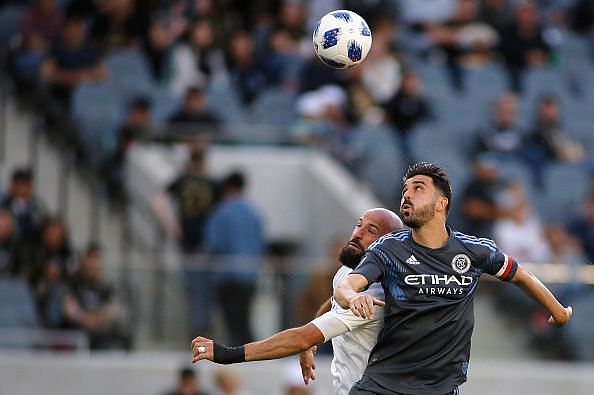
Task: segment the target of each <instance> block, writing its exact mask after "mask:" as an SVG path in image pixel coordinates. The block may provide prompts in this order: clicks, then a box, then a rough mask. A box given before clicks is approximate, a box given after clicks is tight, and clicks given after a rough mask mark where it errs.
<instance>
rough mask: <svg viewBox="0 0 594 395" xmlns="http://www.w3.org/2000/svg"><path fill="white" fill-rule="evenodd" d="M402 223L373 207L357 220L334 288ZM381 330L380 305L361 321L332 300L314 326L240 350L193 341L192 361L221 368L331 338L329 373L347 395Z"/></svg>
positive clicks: (375, 288) (376, 292)
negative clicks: (204, 360)
mask: <svg viewBox="0 0 594 395" xmlns="http://www.w3.org/2000/svg"><path fill="white" fill-rule="evenodd" d="M402 228H403V225H402V221H401V220H400V218H398V216H397V215H396V214H395V213H394V212H392V211H390V210H387V209H383V208H374V209H371V210H368V211H366V212H365V213H363V215H362V216H361V218H359V219H358V220H357V223H356V225H355V229H354V230H353V233H352V235H351V238H350V239H349V242H348V244H347V245H346V246H345V247H344V248H343V249H342V251H341V254H340V257H339V261H340V262H341V263H342V264H343V266H342V267H341V268H340V269H339V270H338V271H337V272H336V274H335V276H334V279H333V281H332V284H333V287H336V286H337V285H338V284H339V283H340V282H341V281H342V280H343V279H344V278H345V277H346V276H347V275H348V274H349V273H350V272H351V271H352V270H353V269H354V268H355V267H356V266H357V265H358V264H359V262H360V260H361V257H362V256H363V254H364V253H365V252H366V251H367V249H368V248H369V246H370V245H371V244H372V243H373V242H375V241H376V240H377V239H378V238H379V237H381V236H383V235H385V234H387V233H390V232H393V231H395V230H399V229H402ZM366 292H368V293H369V295H370V296H372V297H373V298H374V299H377V300H383V298H384V292H383V289H382V287H381V286H380V285H379V284H375V285H372V286H371V287H369V289H368V290H367V291H366ZM382 325H383V307H381V306H376V311H375V314H374V317H373V319H365V318H361V317H357V316H356V315H355V314H354V313H353V312H351V311H350V310H349V309H343V308H341V307H340V306H339V305H338V304H336V303H335V302H334V301H333V300H332V304H331V309H330V311H328V312H326V313H324V314H322V315H321V316H319V317H317V318H316V319H314V320H313V321H311V322H310V323H308V324H306V325H304V326H302V327H299V328H292V329H288V330H286V331H283V332H280V333H277V334H275V335H273V336H271V337H269V338H267V339H264V340H260V341H256V342H253V343H248V344H245V345H242V346H239V347H227V346H224V345H222V344H220V343H218V342H216V341H213V340H211V339H207V338H205V337H200V336H199V337H197V338H195V339H194V340H193V341H192V351H193V355H194V358H193V359H192V362H197V361H199V360H202V359H207V360H210V361H214V362H216V363H221V364H230V363H239V362H250V361H261V360H267V359H278V358H283V357H287V356H290V355H295V354H298V353H300V352H305V351H308V350H310V349H311V348H312V347H314V346H316V345H318V344H320V343H323V342H326V341H328V340H330V339H332V346H333V348H334V358H333V360H332V366H331V372H332V377H333V384H334V393H335V394H336V395H345V394H348V392H349V390H350V388H351V386H352V385H353V383H355V382H356V381H357V380H359V379H360V378H361V376H362V374H363V371H364V369H365V366H367V360H368V358H369V353H370V352H371V349H372V348H373V346H374V345H375V343H376V340H377V336H378V333H379V331H380V329H381V328H382ZM314 368H315V365H313V364H311V363H310V364H309V365H308V366H306V367H305V368H304V367H303V363H302V370H303V375H304V380H305V381H306V383H307V381H308V379H309V378H311V379H315V375H314V374H313V369H314Z"/></svg>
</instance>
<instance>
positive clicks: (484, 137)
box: [477, 93, 524, 159]
mask: <svg viewBox="0 0 594 395" xmlns="http://www.w3.org/2000/svg"><path fill="white" fill-rule="evenodd" d="M517 118H518V98H517V96H516V95H514V94H512V93H503V94H501V95H500V96H499V97H498V98H497V99H496V100H495V102H494V104H493V107H492V114H491V121H490V122H489V124H488V125H487V126H486V127H484V128H482V129H481V130H479V131H478V132H477V152H478V153H481V152H491V153H493V154H497V155H498V156H501V157H503V158H506V159H510V158H511V159H515V158H518V155H519V150H520V148H521V146H522V140H523V138H524V133H523V132H522V130H520V128H519V127H518V119H517Z"/></svg>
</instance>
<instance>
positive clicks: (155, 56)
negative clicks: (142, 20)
mask: <svg viewBox="0 0 594 395" xmlns="http://www.w3.org/2000/svg"><path fill="white" fill-rule="evenodd" d="M176 39H177V36H176V35H175V32H173V31H172V30H171V29H170V26H168V25H167V22H166V21H165V20H163V19H162V18H158V17H157V18H154V19H153V20H152V21H151V23H150V24H149V27H148V31H147V34H146V35H145V36H144V37H143V39H142V50H143V52H144V54H145V55H146V58H147V60H148V64H149V69H150V71H151V75H152V77H153V80H154V81H156V82H158V83H164V82H165V81H166V79H167V77H168V73H169V70H168V67H169V64H170V57H171V50H172V48H173V44H174V43H175V40H176Z"/></svg>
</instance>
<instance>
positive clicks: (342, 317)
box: [311, 306, 383, 342]
mask: <svg viewBox="0 0 594 395" xmlns="http://www.w3.org/2000/svg"><path fill="white" fill-rule="evenodd" d="M381 308H382V307H380V306H375V310H376V311H375V312H374V314H373V316H374V317H375V318H373V319H371V320H370V319H365V318H361V317H357V316H356V315H355V314H353V312H352V311H351V310H344V309H341V308H340V307H338V306H337V308H333V309H332V310H330V311H328V312H327V313H324V314H322V315H321V316H319V317H317V318H315V319H314V320H312V321H311V323H312V324H314V325H315V326H316V327H317V328H318V329H319V330H320V332H322V334H323V335H324V342H327V341H328V340H330V339H333V338H335V337H337V336H340V335H343V334H345V333H347V332H350V331H352V330H353V329H356V328H358V327H360V326H363V325H369V324H370V323H372V322H373V321H374V320H377V319H378V317H382V315H383V314H381V312H380V311H377V310H379V309H381Z"/></svg>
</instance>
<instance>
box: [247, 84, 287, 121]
mask: <svg viewBox="0 0 594 395" xmlns="http://www.w3.org/2000/svg"><path fill="white" fill-rule="evenodd" d="M295 119H296V114H295V95H294V94H292V93H288V92H285V91H283V90H282V89H280V88H270V89H266V90H265V91H263V92H262V94H261V95H260V96H259V97H258V98H257V99H256V102H255V103H254V108H253V113H252V121H253V122H255V123H264V124H274V125H288V124H291V123H292V122H293V121H294V120H295Z"/></svg>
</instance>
